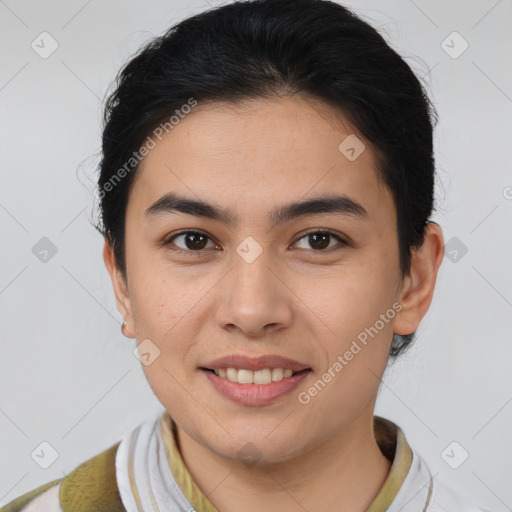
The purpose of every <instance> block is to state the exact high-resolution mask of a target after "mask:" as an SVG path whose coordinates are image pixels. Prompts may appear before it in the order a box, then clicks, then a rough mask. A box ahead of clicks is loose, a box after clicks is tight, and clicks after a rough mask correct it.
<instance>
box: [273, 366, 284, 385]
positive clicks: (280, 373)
mask: <svg viewBox="0 0 512 512" xmlns="http://www.w3.org/2000/svg"><path fill="white" fill-rule="evenodd" d="M283 377H284V370H283V369H282V368H273V369H272V381H273V382H275V381H276V380H283Z"/></svg>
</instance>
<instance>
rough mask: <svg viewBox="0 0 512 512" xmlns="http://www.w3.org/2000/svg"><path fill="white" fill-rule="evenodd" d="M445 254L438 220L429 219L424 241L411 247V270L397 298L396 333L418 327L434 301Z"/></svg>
mask: <svg viewBox="0 0 512 512" xmlns="http://www.w3.org/2000/svg"><path fill="white" fill-rule="evenodd" d="M443 256H444V241H443V233H442V230H441V227H440V226H439V225H438V224H436V223H435V222H429V223H428V224H427V227H426V233H425V240H424V242H423V244H422V245H421V247H419V248H417V249H414V250H413V251H412V258H411V269H410V273H409V275H408V276H407V277H406V278H405V279H404V285H403V287H402V289H401V292H400V296H399V298H398V301H399V302H400V304H401V305H402V309H401V311H400V312H399V313H398V314H397V315H396V317H395V322H394V326H393V331H394V332H395V333H396V334H400V335H402V336H404V335H407V334H411V333H413V332H414V331H416V329H417V328H418V325H419V323H420V321H421V319H422V318H423V317H424V316H425V314H426V313H427V311H428V309H429V307H430V304H431V302H432V297H433V295H434V289H435V285H436V279H437V273H438V271H439V268H440V266H441V263H442V261H443Z"/></svg>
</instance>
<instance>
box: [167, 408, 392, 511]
mask: <svg viewBox="0 0 512 512" xmlns="http://www.w3.org/2000/svg"><path fill="white" fill-rule="evenodd" d="M177 434H178V442H179V446H180V451H181V455H182V457H183V460H184V462H185V465H186V466H187V469H188V471H189V472H190V474H191V476H192V478H193V479H194V481H195V483H196V484H197V486H198V487H199V488H200V489H201V490H202V492H203V493H204V494H205V495H206V496H207V498H208V500H209V501H210V502H211V503H212V504H213V505H214V506H215V508H216V509H217V510H220V511H222V512H235V511H237V512H238V511H239V510H244V511H245V512H253V511H254V512H256V511H260V510H289V511H295V510H297V511H302V512H303V511H304V510H315V511H317V510H337V511H339V512H356V511H357V512H360V511H361V510H366V509H367V508H368V507H369V505H370V504H371V503H372V501H373V500H374V499H375V497H376V496H377V494H378V493H379V490H380V489H381V487H382V485H383V484H384V481H385V480H386V478H387V475H388V473H389V469H390V466H391V463H390V461H389V460H388V459H386V457H385V456H384V455H383V454H382V452H381V451H380V448H379V446H378V444H377V442H376V440H375V436H374V431H373V408H372V409H371V411H369V413H365V414H364V415H362V416H360V417H358V418H357V420H356V421H354V422H353V423H352V424H351V425H350V426H348V427H347V428H346V429H344V430H343V431H341V432H339V433H338V434H337V435H336V436H334V437H331V438H330V439H328V440H326V441H325V442H324V443H323V444H321V445H319V446H317V447H315V448H314V449H311V450H310V451H308V452H305V453H303V454H302V455H300V456H298V457H295V458H293V459H292V460H288V461H285V462H279V463H270V462H262V461H260V462H258V463H257V464H256V465H254V466H250V467H248V466H245V465H244V464H242V463H241V462H240V461H238V460H232V459H227V458H224V457H220V456H219V455H218V454H216V453H214V452H212V451H210V450H208V449H207V448H205V447H204V446H202V445H201V444H199V443H197V442H196V441H195V440H193V439H192V438H190V437H189V436H188V435H187V434H186V433H185V432H184V431H183V430H181V429H180V428H179V427H177ZM248 498H250V499H248Z"/></svg>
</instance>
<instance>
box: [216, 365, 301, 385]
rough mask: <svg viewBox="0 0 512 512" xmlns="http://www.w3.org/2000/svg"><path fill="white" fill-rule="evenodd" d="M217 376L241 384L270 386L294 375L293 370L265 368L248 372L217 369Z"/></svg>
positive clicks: (234, 369) (244, 370) (236, 369)
mask: <svg viewBox="0 0 512 512" xmlns="http://www.w3.org/2000/svg"><path fill="white" fill-rule="evenodd" d="M214 372H215V375H217V376H219V377H221V378H223V379H227V380H229V381H231V382H238V383H239V384H270V383H271V382H277V381H280V380H283V379H287V378H289V377H291V376H292V375H293V370H289V369H287V370H283V368H265V369H263V370H256V371H252V370H246V369H243V368H242V369H238V368H217V369H215V370H214Z"/></svg>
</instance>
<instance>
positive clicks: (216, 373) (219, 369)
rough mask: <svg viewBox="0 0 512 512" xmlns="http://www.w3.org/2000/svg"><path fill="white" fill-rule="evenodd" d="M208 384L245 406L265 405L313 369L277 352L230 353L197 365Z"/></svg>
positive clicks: (281, 394) (293, 385)
mask: <svg viewBox="0 0 512 512" xmlns="http://www.w3.org/2000/svg"><path fill="white" fill-rule="evenodd" d="M199 369H200V370H201V371H202V373H203V374H204V375H205V376H206V377H207V380H208V381H209V382H210V384H211V385H212V387H213V388H214V389H215V390H216V391H217V392H218V393H220V395H222V396H223V397H225V398H228V399H230V400H231V401H233V402H235V403H237V404H240V405H245V406H258V405H266V404H269V403H271V402H274V401H275V400H277V399H278V398H280V397H283V396H284V395H286V394H288V393H290V392H291V391H292V390H293V389H295V388H296V387H297V386H298V385H299V383H300V382H302V380H303V379H305V378H306V377H307V376H308V375H309V373H311V372H312V371H313V370H312V368H311V367H309V366H308V365H306V364H303V363H300V362H298V361H294V360H292V359H288V358H285V357H282V356H278V355H265V356H259V357H247V356H243V355H231V356H227V357H221V358H218V359H215V360H214V361H210V362H208V363H207V364H205V365H204V366H201V367H199Z"/></svg>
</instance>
